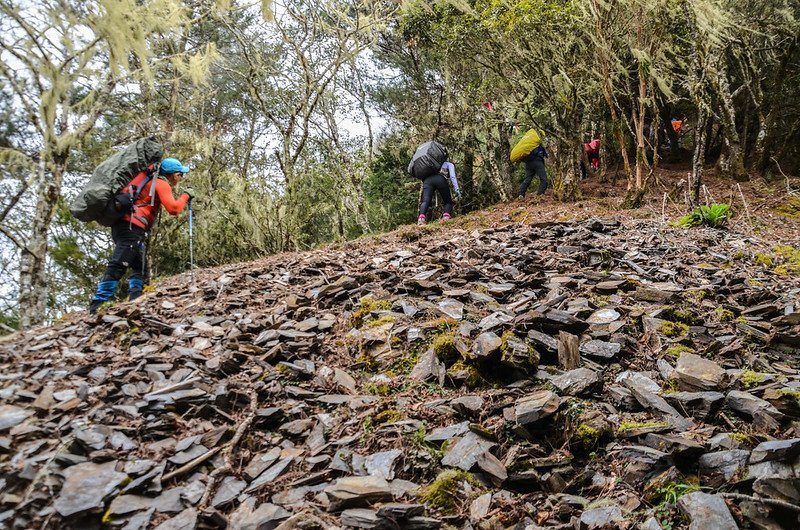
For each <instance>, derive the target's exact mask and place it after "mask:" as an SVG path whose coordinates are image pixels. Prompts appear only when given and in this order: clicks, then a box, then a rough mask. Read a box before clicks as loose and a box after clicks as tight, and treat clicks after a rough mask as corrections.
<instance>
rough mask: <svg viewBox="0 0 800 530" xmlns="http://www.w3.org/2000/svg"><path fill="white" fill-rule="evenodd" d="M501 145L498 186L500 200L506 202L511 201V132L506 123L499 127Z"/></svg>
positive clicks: (498, 159) (498, 149) (497, 156)
mask: <svg viewBox="0 0 800 530" xmlns="http://www.w3.org/2000/svg"><path fill="white" fill-rule="evenodd" d="M497 133H498V138H499V143H498V145H497V149H496V150H495V153H496V160H497V173H498V174H497V185H498V190H497V191H498V192H499V193H500V198H501V199H503V200H504V201H507V200H509V199H511V131H510V126H509V125H508V124H506V123H505V122H501V123H499V124H498V125H497Z"/></svg>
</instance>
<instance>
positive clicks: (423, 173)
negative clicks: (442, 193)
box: [408, 140, 447, 180]
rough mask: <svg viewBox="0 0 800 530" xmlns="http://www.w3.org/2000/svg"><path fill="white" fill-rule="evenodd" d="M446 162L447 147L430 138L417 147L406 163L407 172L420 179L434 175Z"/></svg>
mask: <svg viewBox="0 0 800 530" xmlns="http://www.w3.org/2000/svg"><path fill="white" fill-rule="evenodd" d="M445 162H447V148H446V147H445V146H443V145H442V144H440V143H438V142H435V141H433V140H431V141H430V142H425V143H424V144H422V145H420V146H419V147H417V150H416V151H415V152H414V156H412V157H411V162H409V163H408V174H409V175H411V176H412V177H414V178H418V179H420V180H423V179H426V178H428V177H430V176H431V175H435V174H436V173H438V172H439V170H440V169H442V164H444V163H445Z"/></svg>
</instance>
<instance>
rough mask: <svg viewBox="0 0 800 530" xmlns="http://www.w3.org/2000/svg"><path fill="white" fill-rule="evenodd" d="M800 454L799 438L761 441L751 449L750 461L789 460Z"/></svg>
mask: <svg viewBox="0 0 800 530" xmlns="http://www.w3.org/2000/svg"><path fill="white" fill-rule="evenodd" d="M798 454H800V438H792V439H791V440H773V441H770V442H761V443H760V444H758V445H757V446H756V448H755V449H753V453H752V454H751V455H750V463H751V464H758V463H759V462H770V461H773V460H782V461H791V460H793V459H794V458H795V457H796V456H797V455H798Z"/></svg>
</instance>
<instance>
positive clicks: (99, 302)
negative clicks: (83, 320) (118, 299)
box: [89, 300, 103, 315]
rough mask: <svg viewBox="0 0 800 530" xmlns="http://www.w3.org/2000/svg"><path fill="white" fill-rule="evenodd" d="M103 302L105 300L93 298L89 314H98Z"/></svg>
mask: <svg viewBox="0 0 800 530" xmlns="http://www.w3.org/2000/svg"><path fill="white" fill-rule="evenodd" d="M102 304H103V300H92V301H91V303H90V304H89V314H90V315H96V314H97V310H98V309H99V308H100V306H101V305H102Z"/></svg>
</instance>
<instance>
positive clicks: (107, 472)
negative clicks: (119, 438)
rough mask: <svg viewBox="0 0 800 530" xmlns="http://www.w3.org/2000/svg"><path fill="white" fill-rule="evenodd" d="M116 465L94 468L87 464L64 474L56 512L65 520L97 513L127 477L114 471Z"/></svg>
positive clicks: (99, 465)
mask: <svg viewBox="0 0 800 530" xmlns="http://www.w3.org/2000/svg"><path fill="white" fill-rule="evenodd" d="M116 466H117V462H116V461H113V462H106V463H105V464H94V463H92V462H86V463H83V464H76V465H74V466H70V467H68V468H67V469H66V470H65V471H64V478H65V480H64V485H63V486H62V488H61V492H60V493H59V495H58V498H57V499H56V501H55V509H56V511H57V512H58V513H59V514H61V515H62V516H64V517H67V516H69V515H74V514H77V513H81V512H85V511H89V510H98V509H100V508H102V507H103V504H104V502H105V499H106V497H108V496H109V495H110V494H111V493H112V492H113V491H114V490H115V489H116V488H117V487H119V486H120V485H121V484H122V483H123V482H124V481H125V480H126V479H127V478H128V475H126V474H125V473H120V472H119V471H117V470H116Z"/></svg>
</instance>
